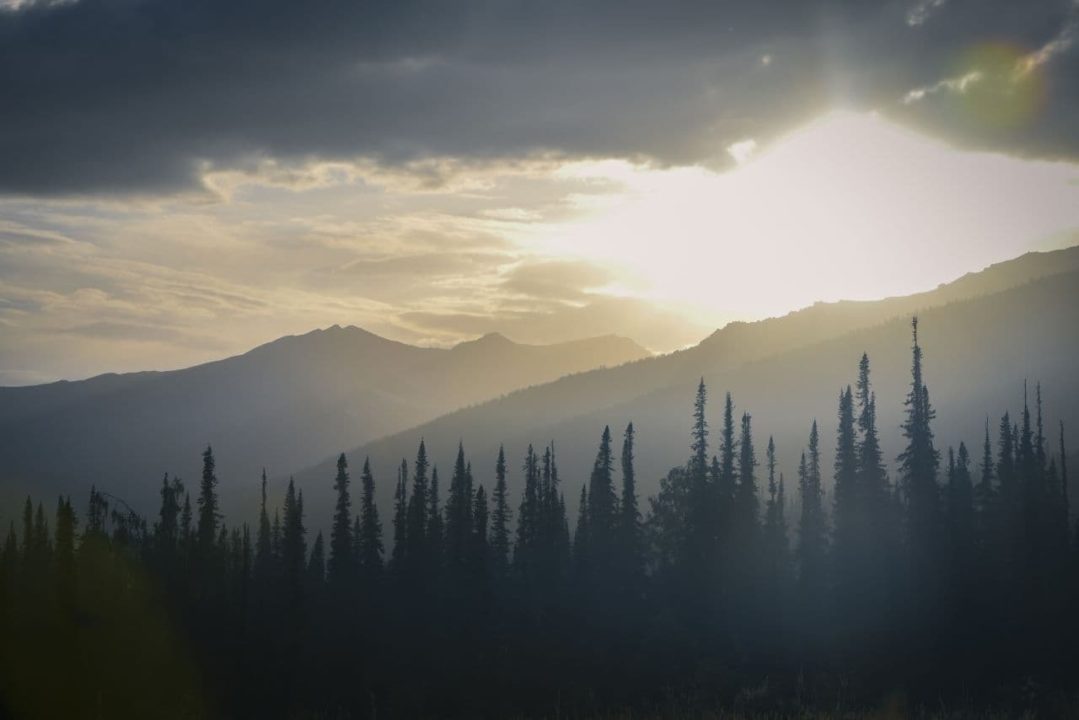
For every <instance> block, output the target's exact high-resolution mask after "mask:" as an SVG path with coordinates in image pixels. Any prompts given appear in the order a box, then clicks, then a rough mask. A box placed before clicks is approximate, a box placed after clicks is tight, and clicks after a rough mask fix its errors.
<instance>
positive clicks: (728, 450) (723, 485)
mask: <svg viewBox="0 0 1079 720" xmlns="http://www.w3.org/2000/svg"><path fill="white" fill-rule="evenodd" d="M737 451H738V448H737V446H736V442H735V438H734V402H733V401H732V400H731V394H730V393H727V397H726V400H725V401H724V403H723V430H722V433H721V435H720V440H719V478H718V480H719V483H718V487H717V489H718V491H719V495H720V500H721V502H727V501H728V500H729V499H732V498H733V497H734V495H735V488H736V483H737V477H736V475H735V468H734V459H735V456H736V454H737Z"/></svg>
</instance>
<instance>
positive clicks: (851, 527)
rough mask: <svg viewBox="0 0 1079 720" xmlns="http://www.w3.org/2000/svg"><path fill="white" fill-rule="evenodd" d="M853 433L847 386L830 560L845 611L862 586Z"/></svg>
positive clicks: (841, 414)
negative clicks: (832, 555)
mask: <svg viewBox="0 0 1079 720" xmlns="http://www.w3.org/2000/svg"><path fill="white" fill-rule="evenodd" d="M857 445H858V443H857V437H856V435H855V429H854V398H853V395H852V394H851V389H850V386H847V388H846V390H841V391H840V393H839V422H838V425H837V428H836V449H835V474H834V476H833V478H834V486H833V487H834V488H835V492H834V496H833V502H834V510H833V517H834V531H835V535H834V542H833V549H834V560H835V570H836V582H837V583H838V600H839V602H840V603H842V604H845V605H847V606H848V607H849V606H850V605H852V604H854V598H855V597H856V596H857V587H858V586H859V585H860V584H862V582H863V578H861V577H860V569H861V568H860V560H861V554H862V549H863V547H864V545H863V543H865V542H866V540H868V537H863V534H862V532H861V530H862V528H861V514H862V513H861V500H862V493H860V492H859V487H858V479H859V478H858V476H859V472H858V471H859V458H858V447H857Z"/></svg>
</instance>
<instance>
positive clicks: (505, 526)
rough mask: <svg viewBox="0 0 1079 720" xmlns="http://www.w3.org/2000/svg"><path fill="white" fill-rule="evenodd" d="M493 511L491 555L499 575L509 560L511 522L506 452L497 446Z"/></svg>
mask: <svg viewBox="0 0 1079 720" xmlns="http://www.w3.org/2000/svg"><path fill="white" fill-rule="evenodd" d="M493 500H494V509H493V510H492V512H491V554H492V557H493V559H494V563H495V567H496V569H497V570H498V571H499V573H504V572H505V570H506V568H507V567H508V565H509V558H510V523H511V522H512V517H511V512H512V511H511V510H510V506H509V498H508V493H507V489H506V452H505V450H504V448H503V447H502V446H501V445H499V446H498V460H497V461H496V462H495V490H494V494H493Z"/></svg>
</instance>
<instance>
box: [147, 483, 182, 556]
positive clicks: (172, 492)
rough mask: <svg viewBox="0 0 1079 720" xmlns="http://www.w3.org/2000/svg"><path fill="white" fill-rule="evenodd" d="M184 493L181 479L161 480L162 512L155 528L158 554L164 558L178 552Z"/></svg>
mask: <svg viewBox="0 0 1079 720" xmlns="http://www.w3.org/2000/svg"><path fill="white" fill-rule="evenodd" d="M182 493H183V484H181V483H180V480H179V478H174V479H173V482H171V483H170V482H169V475H168V473H165V477H164V478H162V480H161V510H160V511H159V513H158V521H157V524H156V526H155V527H154V540H155V544H156V545H157V548H158V552H159V553H160V554H161V555H162V556H164V557H167V556H171V554H172V553H174V552H175V550H176V545H177V542H178V541H179V535H180V495H181V494H182Z"/></svg>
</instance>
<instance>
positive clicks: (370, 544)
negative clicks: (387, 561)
mask: <svg viewBox="0 0 1079 720" xmlns="http://www.w3.org/2000/svg"><path fill="white" fill-rule="evenodd" d="M360 483H361V485H362V487H363V495H362V497H361V500H360V515H359V517H357V518H356V524H357V525H356V550H357V561H358V564H359V570H360V577H361V579H362V580H363V582H364V584H365V586H367V587H369V586H370V585H371V583H373V582H374V581H376V580H377V579H378V577H379V575H381V573H382V554H383V551H384V550H383V547H382V522H381V521H380V520H379V517H378V504H377V503H376V502H375V478H374V476H373V475H372V474H371V461H370V459H369V458H364V460H363V472H362V473H361V475H360Z"/></svg>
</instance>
